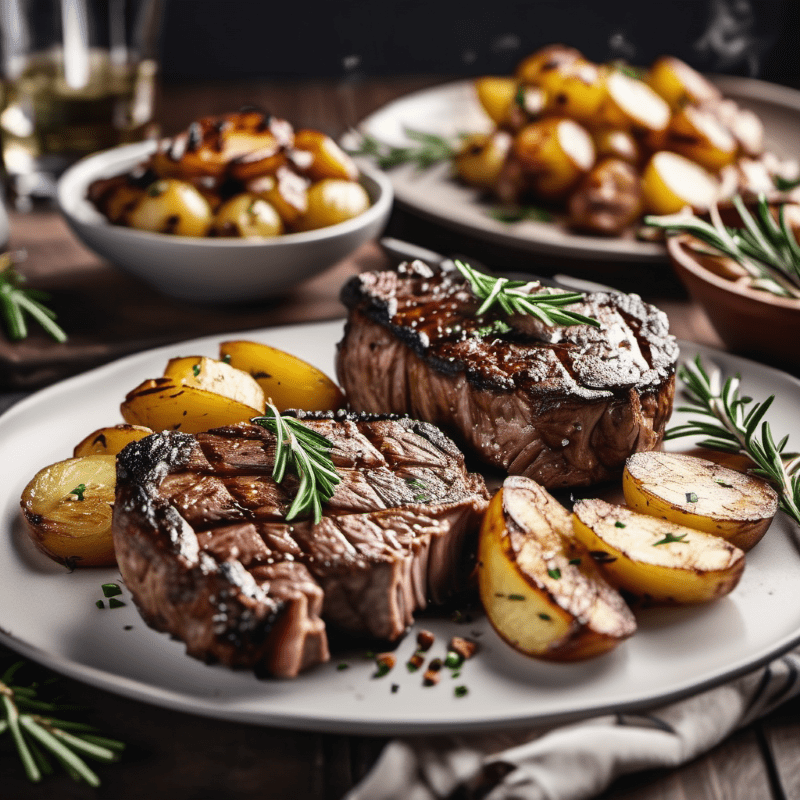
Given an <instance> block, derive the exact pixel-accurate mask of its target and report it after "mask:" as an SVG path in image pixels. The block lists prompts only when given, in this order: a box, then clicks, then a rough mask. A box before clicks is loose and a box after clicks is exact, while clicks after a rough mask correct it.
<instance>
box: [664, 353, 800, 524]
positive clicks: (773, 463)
mask: <svg viewBox="0 0 800 800" xmlns="http://www.w3.org/2000/svg"><path fill="white" fill-rule="evenodd" d="M678 377H679V378H680V379H681V381H683V384H684V389H685V391H686V393H687V395H688V400H689V405H687V406H681V407H679V408H678V410H679V411H684V412H687V413H690V414H696V415H698V418H696V419H691V420H689V422H687V423H685V424H684V425H678V426H677V427H675V428H671V429H668V430H667V433H666V436H665V437H664V438H665V440H668V439H677V438H680V437H682V436H702V437H704V438H703V440H702V441H701V442H700V446H701V447H708V448H710V449H712V450H721V451H722V452H725V453H738V454H741V455H744V456H747V457H748V458H749V459H750V460H751V461H752V462H753V463H754V464H755V468H754V469H753V470H752V472H753V474H755V475H758V476H760V477H762V478H765V479H766V480H768V481H769V482H770V483H771V484H773V486H774V487H775V489H776V490H777V492H778V494H779V496H780V507H781V509H782V510H783V511H785V512H786V513H787V514H788V515H789V516H790V517H791V518H792V519H793V520H794V521H795V522H797V523H800V454H797V453H790V452H787V451H786V445H787V444H788V439H789V437H788V436H785V437H784V438H783V439H781V441H780V442H777V443H776V442H775V439H774V437H773V435H772V429H771V428H770V425H769V422H766V421H764V417H765V416H766V413H767V411H768V410H769V407H770V406H771V405H772V402H773V401H774V400H775V395H770V396H769V397H768V398H767V399H766V400H765V401H764V402H763V403H755V402H754V401H753V399H752V398H751V397H744V396H742V395H740V394H739V383H740V378H739V376H738V375H736V376H734V377H731V378H728V379H727V380H726V381H725V384H724V385H721V378H720V375H719V372H718V371H715V372H712V373H711V375H709V374H708V372H707V371H706V370H705V368H704V367H703V363H702V360H701V358H700V356H697V358H696V359H695V360H694V362H690V363H687V364H684V365H682V366H681V367H680V368H679V369H678Z"/></svg>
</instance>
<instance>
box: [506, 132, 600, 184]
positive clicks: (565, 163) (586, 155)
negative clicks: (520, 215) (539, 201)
mask: <svg viewBox="0 0 800 800" xmlns="http://www.w3.org/2000/svg"><path fill="white" fill-rule="evenodd" d="M513 150H514V155H515V156H516V158H517V160H518V162H519V163H520V164H521V166H522V168H523V170H524V171H525V173H526V175H527V178H528V180H529V182H530V184H531V187H532V188H533V190H534V191H535V193H536V194H537V195H538V196H539V197H542V198H545V199H557V198H561V197H563V196H564V195H565V194H567V193H568V192H569V190H570V189H571V188H572V187H573V186H575V184H576V183H577V182H578V181H579V180H580V179H581V177H582V176H583V175H585V174H586V173H587V172H588V171H589V170H590V169H591V168H592V166H593V165H594V162H595V152H594V143H593V142H592V137H591V136H590V135H589V133H588V131H587V130H586V129H585V128H584V127H583V126H581V125H579V124H578V123H577V122H575V121H574V120H571V119H562V118H559V117H547V118H545V119H541V120H538V121H536V122H532V123H531V124H530V125H527V126H525V127H524V128H523V129H522V130H521V131H520V132H519V133H518V134H517V135H516V137H515V139H514V146H513Z"/></svg>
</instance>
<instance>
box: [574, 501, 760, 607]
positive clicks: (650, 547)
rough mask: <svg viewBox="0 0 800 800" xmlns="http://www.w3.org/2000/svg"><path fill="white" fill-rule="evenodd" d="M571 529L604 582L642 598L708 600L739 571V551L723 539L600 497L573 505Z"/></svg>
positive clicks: (730, 583) (732, 584)
mask: <svg viewBox="0 0 800 800" xmlns="http://www.w3.org/2000/svg"><path fill="white" fill-rule="evenodd" d="M573 528H574V531H575V536H576V537H577V538H578V539H580V541H581V542H583V544H584V545H586V547H587V548H588V549H589V551H590V552H591V554H592V556H593V557H594V558H595V560H597V561H598V563H599V565H600V568H601V569H602V571H603V573H604V574H605V576H606V578H607V579H608V581H609V583H611V584H612V585H614V586H616V587H618V588H619V589H624V590H625V591H627V592H630V593H631V594H633V595H635V596H637V597H639V598H642V599H643V600H645V601H647V602H652V603H663V604H680V605H689V604H697V603H707V602H709V601H710V600H716V599H718V598H720V597H723V596H724V595H726V594H728V593H730V592H731V591H732V590H733V589H734V588H735V587H736V584H737V583H738V582H739V578H741V576H742V571H743V570H744V564H745V561H744V552H742V550H740V549H739V548H738V547H736V546H735V545H733V544H731V543H730V542H728V541H726V540H725V539H722V538H721V537H719V536H712V535H711V534H709V533H704V532H702V531H698V530H695V529H694V528H687V527H685V526H683V525H678V524H676V523H674V522H669V521H668V520H664V519H658V518H657V517H651V516H649V515H647V514H640V513H639V512H637V511H633V510H632V509H630V508H628V507H626V506H619V505H615V504H613V503H607V502H605V501H604V500H579V501H578V502H577V503H575V506H574V508H573Z"/></svg>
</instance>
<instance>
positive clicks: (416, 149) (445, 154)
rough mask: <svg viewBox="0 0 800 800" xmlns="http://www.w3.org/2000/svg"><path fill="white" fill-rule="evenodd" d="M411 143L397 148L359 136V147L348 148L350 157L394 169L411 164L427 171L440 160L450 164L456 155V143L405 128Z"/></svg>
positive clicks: (366, 135) (383, 167)
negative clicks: (356, 157) (365, 159)
mask: <svg viewBox="0 0 800 800" xmlns="http://www.w3.org/2000/svg"><path fill="white" fill-rule="evenodd" d="M404 132H405V135H406V137H407V138H408V139H409V140H410V141H411V142H412V144H410V145H407V146H405V147H398V146H395V145H389V144H386V143H385V142H381V141H380V140H379V139H377V138H376V137H374V136H372V135H370V134H367V133H359V134H357V135H358V141H359V143H358V146H357V147H352V148H349V149H348V151H347V152H348V153H350V155H352V156H365V157H367V158H370V159H372V160H373V161H375V163H376V164H377V165H378V166H379V167H380V168H381V169H393V168H394V167H399V166H400V165H402V164H414V165H415V166H416V167H417V168H418V169H428V168H430V167H432V166H434V165H435V164H439V163H441V162H443V161H446V162H449V161H450V160H451V159H452V158H453V156H454V155H455V154H456V152H457V149H458V148H457V144H456V143H455V142H453V141H452V140H449V139H446V138H444V137H443V136H438V135H437V134H434V133H426V132H424V131H417V130H414V129H412V128H405V131H404Z"/></svg>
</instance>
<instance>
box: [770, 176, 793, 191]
mask: <svg viewBox="0 0 800 800" xmlns="http://www.w3.org/2000/svg"><path fill="white" fill-rule="evenodd" d="M772 182H773V183H774V184H775V188H776V189H777V190H778V191H779V192H790V191H792V189H796V188H797V187H798V186H800V178H784V177H783V176H782V175H775V176H773V178H772Z"/></svg>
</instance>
